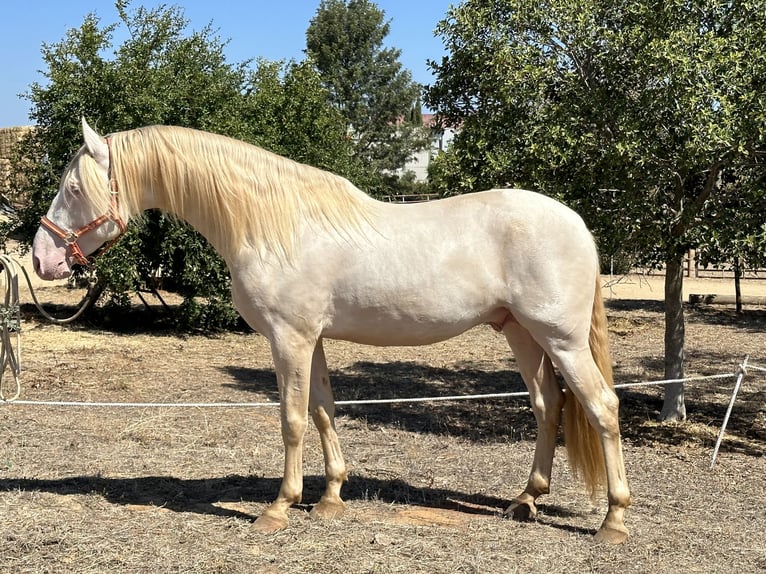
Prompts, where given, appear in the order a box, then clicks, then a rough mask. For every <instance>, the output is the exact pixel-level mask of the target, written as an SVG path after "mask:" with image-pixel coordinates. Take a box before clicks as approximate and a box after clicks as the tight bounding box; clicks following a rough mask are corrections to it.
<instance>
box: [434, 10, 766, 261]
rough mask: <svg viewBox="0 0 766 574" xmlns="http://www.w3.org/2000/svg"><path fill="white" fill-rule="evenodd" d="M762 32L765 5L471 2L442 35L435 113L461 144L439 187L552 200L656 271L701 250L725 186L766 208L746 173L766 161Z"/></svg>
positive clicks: (445, 24) (765, 37)
mask: <svg viewBox="0 0 766 574" xmlns="http://www.w3.org/2000/svg"><path fill="white" fill-rule="evenodd" d="M765 30H766V4H764V2H762V1H758V2H748V3H739V2H735V3H720V2H714V1H712V0H709V1H706V0H702V1H699V2H694V3H691V4H689V3H688V2H681V1H678V2H676V1H671V2H666V3H661V4H658V3H656V2H648V1H638V2H636V1H633V0H631V1H627V0H610V1H607V2H595V1H586V2H585V3H583V2H574V1H573V0H556V1H553V2H545V3H542V4H541V3H539V2H531V1H528V0H504V1H497V2H486V1H482V0H468V1H466V2H464V3H462V4H461V5H460V6H458V7H455V8H452V9H451V10H450V11H449V13H448V14H447V17H446V18H445V19H444V20H443V21H442V22H441V23H440V24H439V26H438V28H437V33H439V34H440V35H441V36H442V38H443V40H444V43H445V47H446V48H447V52H448V56H446V57H444V58H443V59H442V61H441V62H432V63H431V66H432V68H433V69H434V71H435V73H436V81H435V82H434V84H433V85H432V86H430V87H429V88H427V90H426V97H425V103H426V104H427V105H428V106H430V107H431V108H433V109H436V110H437V111H438V113H439V115H440V116H441V117H442V118H443V120H444V121H446V123H447V124H449V125H454V126H460V127H461V129H462V132H461V134H460V135H459V136H458V137H457V138H456V139H455V142H454V145H453V147H452V149H451V150H450V151H449V152H448V153H447V155H448V156H450V157H448V158H440V160H439V165H438V166H437V169H435V170H434V172H433V174H434V178H435V182H434V183H435V185H436V186H437V187H439V188H442V189H444V188H448V187H454V188H455V190H456V191H458V192H463V191H472V190H475V189H480V188H485V187H492V186H497V185H509V184H510V185H518V186H523V187H530V188H534V189H538V190H542V191H544V192H546V193H550V194H553V195H557V196H559V197H561V198H563V199H565V200H566V201H567V202H568V203H570V204H572V205H573V206H574V207H576V208H577V209H578V210H579V211H580V212H581V213H582V214H583V215H584V216H585V218H586V219H587V220H588V223H589V224H590V225H591V227H593V228H594V229H595V230H596V232H597V234H598V235H599V237H600V238H601V241H602V242H605V238H607V237H610V238H615V237H616V238H619V241H614V240H612V239H610V241H609V242H608V245H607V244H606V243H604V244H602V249H603V248H606V249H622V248H623V247H621V246H625V245H630V246H631V250H633V251H634V252H637V253H638V254H639V255H640V260H641V262H643V263H647V264H653V263H657V262H658V261H665V260H666V258H667V257H668V256H675V254H676V253H677V252H678V251H679V249H681V250H683V248H684V247H688V246H691V245H695V246H704V244H705V234H703V233H700V230H701V229H702V228H703V224H704V223H705V218H706V213H707V211H706V210H705V209H704V207H705V206H706V205H707V203H708V202H709V201H717V199H716V198H718V197H720V196H722V195H724V194H725V193H727V190H726V186H725V185H724V184H723V181H724V179H725V178H735V179H736V181H737V183H736V185H740V186H742V185H748V186H751V185H754V186H755V187H756V188H757V189H753V193H752V194H751V195H753V196H757V195H762V194H763V186H762V182H763V178H760V179H759V178H756V177H751V178H748V179H742V178H738V175H737V174H739V173H741V167H742V166H754V165H761V163H762V161H763V154H764V133H765V132H766V130H764V127H766V125H765V124H764V121H765V119H766V113H765V112H764V109H765V108H764V103H766V102H764V96H763V92H764V90H763V88H764V86H765V85H766V83H765V82H764V79H766V76H765V74H766V48H764V46H766V32H765ZM752 169H756V168H752ZM758 169H760V168H758ZM722 178H723V179H722ZM731 220H732V218H731V215H730V214H727V216H726V218H725V219H723V220H721V219H720V218H719V219H718V220H717V221H716V225H719V226H721V225H723V226H726V225H728V223H727V221H731ZM711 223H712V222H711Z"/></svg>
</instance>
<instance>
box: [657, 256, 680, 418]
mask: <svg viewBox="0 0 766 574" xmlns="http://www.w3.org/2000/svg"><path fill="white" fill-rule="evenodd" d="M683 272H684V262H683V256H678V257H676V258H675V259H668V261H667V262H666V271H665V378H666V379H683V378H684V300H683V298H684V293H683V287H684V274H683ZM660 420H661V421H683V420H686V404H685V403H684V384H683V383H672V384H669V385H665V402H664V404H663V405H662V412H661V413H660Z"/></svg>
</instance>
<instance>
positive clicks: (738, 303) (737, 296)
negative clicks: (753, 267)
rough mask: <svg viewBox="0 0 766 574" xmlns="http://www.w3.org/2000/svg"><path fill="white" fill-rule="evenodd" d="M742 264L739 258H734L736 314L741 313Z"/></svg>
mask: <svg viewBox="0 0 766 574" xmlns="http://www.w3.org/2000/svg"><path fill="white" fill-rule="evenodd" d="M740 279H742V263H741V262H740V260H739V257H735V258H734V297H735V301H736V306H737V313H742V284H741V282H740Z"/></svg>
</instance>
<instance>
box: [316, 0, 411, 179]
mask: <svg viewBox="0 0 766 574" xmlns="http://www.w3.org/2000/svg"><path fill="white" fill-rule="evenodd" d="M389 29H390V23H389V22H386V21H385V13H384V12H383V11H382V10H380V9H379V8H378V7H377V6H376V4H375V3H373V2H371V1H370V0H348V1H347V0H322V2H321V4H320V5H319V8H318V9H317V12H316V15H315V16H314V18H313V19H312V20H311V23H310V25H309V27H308V29H307V30H306V53H307V55H308V56H309V58H310V60H311V61H312V62H313V63H314V65H315V66H316V68H317V70H318V71H319V74H320V76H321V78H322V83H323V84H324V86H325V87H326V88H327V90H328V92H329V94H330V99H331V101H332V103H333V105H334V106H335V107H336V108H337V109H338V110H339V111H340V112H341V114H342V115H343V117H344V118H345V120H346V128H347V132H348V134H349V136H350V137H351V139H352V140H353V142H354V150H355V154H356V155H357V156H358V158H359V159H360V160H361V161H363V162H364V163H366V164H368V165H371V166H372V167H373V169H374V171H375V172H377V173H378V174H379V177H380V176H383V175H385V174H391V173H393V172H394V171H395V170H397V169H399V168H401V167H402V166H404V164H405V162H406V160H407V159H408V158H410V157H411V156H412V155H413V153H414V152H415V151H417V150H418V149H422V148H423V147H424V146H425V145H426V132H425V131H424V129H423V127H422V122H419V121H417V122H415V121H412V120H411V110H412V108H413V106H414V105H416V104H417V103H419V99H418V98H419V94H420V87H419V86H418V84H416V83H415V82H413V81H412V76H411V75H410V73H409V72H408V71H406V70H402V65H401V63H400V62H399V56H400V55H401V50H398V49H395V48H385V47H384V46H383V41H384V39H385V38H386V36H387V35H388V33H389ZM419 113H420V110H419V109H418V115H419ZM378 185H380V184H378ZM371 191H373V192H375V191H377V190H375V189H373V190H371Z"/></svg>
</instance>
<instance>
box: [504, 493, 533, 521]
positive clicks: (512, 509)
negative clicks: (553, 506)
mask: <svg viewBox="0 0 766 574" xmlns="http://www.w3.org/2000/svg"><path fill="white" fill-rule="evenodd" d="M504 514H505V516H508V517H509V518H512V519H513V520H516V521H517V522H527V521H529V520H534V519H535V517H537V507H536V506H535V504H534V502H523V501H521V500H518V499H516V500H514V501H513V502H512V503H511V505H510V506H509V507H508V508H506V509H505V512H504Z"/></svg>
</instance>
